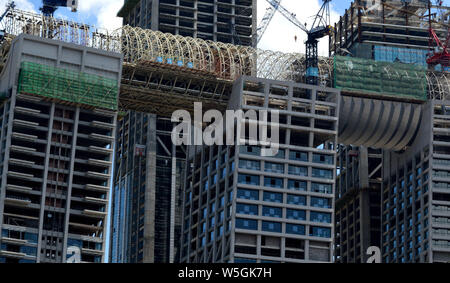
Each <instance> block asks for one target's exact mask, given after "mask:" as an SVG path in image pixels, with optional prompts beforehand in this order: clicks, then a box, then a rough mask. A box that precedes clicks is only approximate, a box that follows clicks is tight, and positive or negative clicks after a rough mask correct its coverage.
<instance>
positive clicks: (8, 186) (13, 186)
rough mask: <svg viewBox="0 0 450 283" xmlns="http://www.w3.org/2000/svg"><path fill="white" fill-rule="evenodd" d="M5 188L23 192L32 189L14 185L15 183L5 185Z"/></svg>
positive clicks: (31, 189)
mask: <svg viewBox="0 0 450 283" xmlns="http://www.w3.org/2000/svg"><path fill="white" fill-rule="evenodd" d="M6 189H7V190H11V191H16V192H25V193H28V192H31V191H33V188H30V187H23V186H16V185H6Z"/></svg>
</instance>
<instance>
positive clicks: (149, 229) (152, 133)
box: [143, 114, 157, 263]
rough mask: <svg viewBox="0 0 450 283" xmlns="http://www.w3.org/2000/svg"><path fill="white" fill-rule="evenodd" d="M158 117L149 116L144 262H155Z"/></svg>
mask: <svg viewBox="0 0 450 283" xmlns="http://www.w3.org/2000/svg"><path fill="white" fill-rule="evenodd" d="M156 119H157V117H156V115H153V114H152V115H149V119H148V128H147V131H148V139H147V152H146V155H147V156H146V166H147V168H146V172H147V174H146V184H145V216H144V247H148V248H144V260H143V261H144V262H145V263H153V262H154V261H155V251H154V247H155V202H156Z"/></svg>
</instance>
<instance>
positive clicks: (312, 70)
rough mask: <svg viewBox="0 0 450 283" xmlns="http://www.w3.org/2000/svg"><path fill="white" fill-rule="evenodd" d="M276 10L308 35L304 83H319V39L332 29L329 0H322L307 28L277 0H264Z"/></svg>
mask: <svg viewBox="0 0 450 283" xmlns="http://www.w3.org/2000/svg"><path fill="white" fill-rule="evenodd" d="M266 2H267V3H269V4H270V5H271V6H272V7H273V8H274V9H275V10H276V11H278V12H280V13H281V15H283V16H284V17H285V18H286V19H287V20H288V21H290V22H291V23H292V24H294V25H295V26H296V27H298V28H299V29H301V30H302V31H304V32H305V33H306V34H307V35H308V39H307V40H306V83H307V84H311V85H318V83H319V50H318V45H319V39H321V38H323V37H325V36H327V35H329V34H330V32H331V31H332V29H333V28H332V27H331V25H330V22H331V19H330V2H331V0H323V4H322V6H321V8H320V10H319V12H318V13H317V14H316V16H315V18H314V22H313V25H312V26H311V29H309V30H308V28H307V27H306V25H304V24H302V23H301V22H300V21H299V20H298V19H297V18H296V15H295V14H294V13H291V12H289V10H288V9H286V8H284V7H283V6H281V5H280V3H279V2H278V3H276V2H277V1H273V0H266Z"/></svg>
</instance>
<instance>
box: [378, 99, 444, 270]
mask: <svg viewBox="0 0 450 283" xmlns="http://www.w3.org/2000/svg"><path fill="white" fill-rule="evenodd" d="M449 116H450V103H449V102H448V101H443V100H430V101H429V102H428V103H426V104H424V105H423V120H422V123H421V125H420V128H419V129H418V133H417V137H416V139H415V141H414V143H413V144H412V145H411V147H410V148H408V149H407V150H406V151H405V152H393V151H385V152H384V153H383V176H384V178H383V179H384V180H383V194H382V243H383V246H382V253H383V262H388V263H403V262H449V261H450V237H449V233H450V232H449V231H450V225H449V223H450V222H449V221H450V220H449V219H450V217H449V216H450V215H449V207H450V197H449V196H450V194H449V190H448V189H449V186H450V185H449V184H450V179H449V177H450V174H449V164H450V156H449V152H450V150H449V138H448V121H449Z"/></svg>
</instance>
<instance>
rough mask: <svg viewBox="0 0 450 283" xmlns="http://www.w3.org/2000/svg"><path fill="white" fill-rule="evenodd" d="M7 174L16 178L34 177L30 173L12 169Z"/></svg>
mask: <svg viewBox="0 0 450 283" xmlns="http://www.w3.org/2000/svg"><path fill="white" fill-rule="evenodd" d="M8 176H9V177H14V178H18V179H26V180H31V179H33V178H34V176H33V175H32V174H25V173H19V172H12V171H9V172H8Z"/></svg>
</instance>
